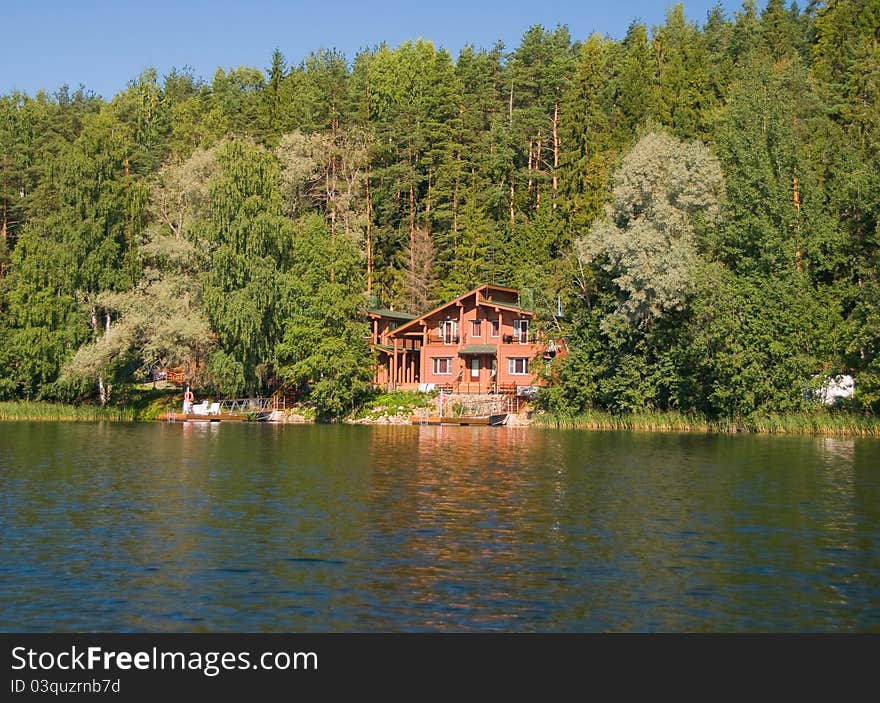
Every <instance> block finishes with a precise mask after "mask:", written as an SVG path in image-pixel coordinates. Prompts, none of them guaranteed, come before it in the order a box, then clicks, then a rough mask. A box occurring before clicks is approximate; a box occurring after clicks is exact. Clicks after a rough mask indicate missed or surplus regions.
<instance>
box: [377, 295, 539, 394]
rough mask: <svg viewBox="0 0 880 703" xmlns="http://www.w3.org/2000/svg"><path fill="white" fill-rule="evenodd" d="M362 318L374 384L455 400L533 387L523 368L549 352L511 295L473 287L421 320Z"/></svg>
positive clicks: (383, 313) (383, 314)
mask: <svg viewBox="0 0 880 703" xmlns="http://www.w3.org/2000/svg"><path fill="white" fill-rule="evenodd" d="M368 315H369V317H370V319H371V323H372V326H373V330H372V342H373V348H374V349H375V350H376V352H377V365H376V372H375V377H374V382H375V383H376V384H377V385H379V386H381V387H385V388H400V389H411V390H414V389H416V388H418V387H422V388H424V387H425V384H434V387H437V388H444V389H446V390H448V391H453V392H456V393H511V394H513V393H516V392H517V391H518V390H520V391H522V390H523V389H525V388H527V387H531V386H533V385H534V383H535V377H534V375H533V374H532V373H531V371H530V363H531V362H532V360H533V359H535V358H536V357H537V356H538V355H539V354H541V355H544V354H546V353H547V352H548V348H547V346H548V345H544V344H542V343H541V342H540V341H539V340H538V339H537V337H536V333H535V331H534V329H533V325H532V323H533V318H534V313H533V312H532V311H531V310H527V309H525V308H523V307H522V306H521V305H520V300H519V292H518V291H517V290H515V289H513V288H503V287H501V286H494V285H484V286H480V287H479V288H475V289H474V290H472V291H469V292H467V293H465V294H464V295H461V296H459V297H458V298H456V299H455V300H452V301H450V302H448V303H445V304H443V305H441V306H439V307H437V308H434V309H433V310H431V311H429V312H427V313H425V314H423V315H420V316H413V315H406V314H404V313H398V312H395V311H392V310H370V311H368ZM550 348H551V349H554V348H555V345H550ZM550 353H551V354H552V353H553V351H550Z"/></svg>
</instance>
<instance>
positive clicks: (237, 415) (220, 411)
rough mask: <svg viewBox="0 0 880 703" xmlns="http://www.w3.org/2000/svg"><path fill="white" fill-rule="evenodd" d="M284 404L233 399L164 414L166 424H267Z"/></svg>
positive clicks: (271, 401) (163, 418) (268, 400)
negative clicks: (185, 411) (188, 410)
mask: <svg viewBox="0 0 880 703" xmlns="http://www.w3.org/2000/svg"><path fill="white" fill-rule="evenodd" d="M282 403H283V400H282V401H279V399H278V398H276V397H274V396H273V397H270V398H231V399H227V400H219V401H215V402H212V403H209V402H207V401H204V402H202V403H196V404H194V405H193V406H192V408H191V409H190V412H187V413H183V412H170V413H162V414H161V415H159V419H160V420H162V421H164V422H265V421H266V420H268V419H269V417H270V416H271V415H272V413H273V412H274V411H275V410H278V409H279V406H280V405H281V404H282Z"/></svg>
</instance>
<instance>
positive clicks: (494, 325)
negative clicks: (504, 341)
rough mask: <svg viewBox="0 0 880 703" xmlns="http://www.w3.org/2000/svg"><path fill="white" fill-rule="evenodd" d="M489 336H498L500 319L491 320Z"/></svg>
mask: <svg viewBox="0 0 880 703" xmlns="http://www.w3.org/2000/svg"><path fill="white" fill-rule="evenodd" d="M489 336H490V337H497V336H498V320H489Z"/></svg>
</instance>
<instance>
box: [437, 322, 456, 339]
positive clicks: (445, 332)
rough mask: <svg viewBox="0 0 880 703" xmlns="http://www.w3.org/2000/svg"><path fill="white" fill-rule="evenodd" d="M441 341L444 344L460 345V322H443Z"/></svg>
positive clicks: (441, 325) (441, 324)
mask: <svg viewBox="0 0 880 703" xmlns="http://www.w3.org/2000/svg"><path fill="white" fill-rule="evenodd" d="M440 339H441V340H443V343H444V344H458V320H443V322H441V323H440Z"/></svg>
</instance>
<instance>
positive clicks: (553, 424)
mask: <svg viewBox="0 0 880 703" xmlns="http://www.w3.org/2000/svg"><path fill="white" fill-rule="evenodd" d="M164 410H165V408H163V407H158V406H156V405H149V406H147V407H141V408H139V407H134V406H112V407H101V406H98V405H75V404H68V403H47V402H42V401H4V402H0V420H3V421H26V422H44V421H45V422H98V421H106V422H154V421H156V422H158V421H159V414H160V412H163V411H164ZM278 414H279V415H280V417H274V418H273V419H272V420H270V421H269V422H270V423H272V424H348V425H397V426H400V425H410V424H411V421H410V418H411V416H412V415H413V414H414V412H413V408H411V407H402V408H394V409H393V411H391V412H389V411H388V409H386V408H381V409H380V410H379V411H378V412H376V411H375V410H367V411H366V412H364V410H363V409H362V410H361V411H360V413H359V414H360V415H361V416H359V417H358V416H355V417H351V416H349V417H346V418H341V419H339V420H336V421H333V422H329V423H321V422H318V421H317V420H316V419H315V417H314V413H313V412H309V411H308V409H307V407H306V408H305V409H304V408H297V409H292V410H288V411H279V412H278ZM511 419H513V420H514V422H512V423H509V424H507V425H504V426H503V427H519V428H521V427H534V428H538V429H563V430H591V431H639V432H670V433H695V434H713V435H735V434H736V435H738V434H756V435H789V436H795V435H801V436H817V437H822V436H825V437H868V438H871V437H880V418H877V417H873V416H864V415H855V414H849V413H828V412H824V413H806V412H805V413H779V414H768V415H766V416H761V417H754V418H737V419H732V420H710V419H708V418H705V417H702V416H699V415H696V414H688V413H677V412H644V413H632V414H629V415H614V414H612V413H609V412H604V411H591V412H588V413H584V414H580V415H574V416H560V415H553V414H550V413H543V412H540V411H531V410H529V411H527V412H526V411H523V412H520V413H519V414H513V415H512V418H511Z"/></svg>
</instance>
